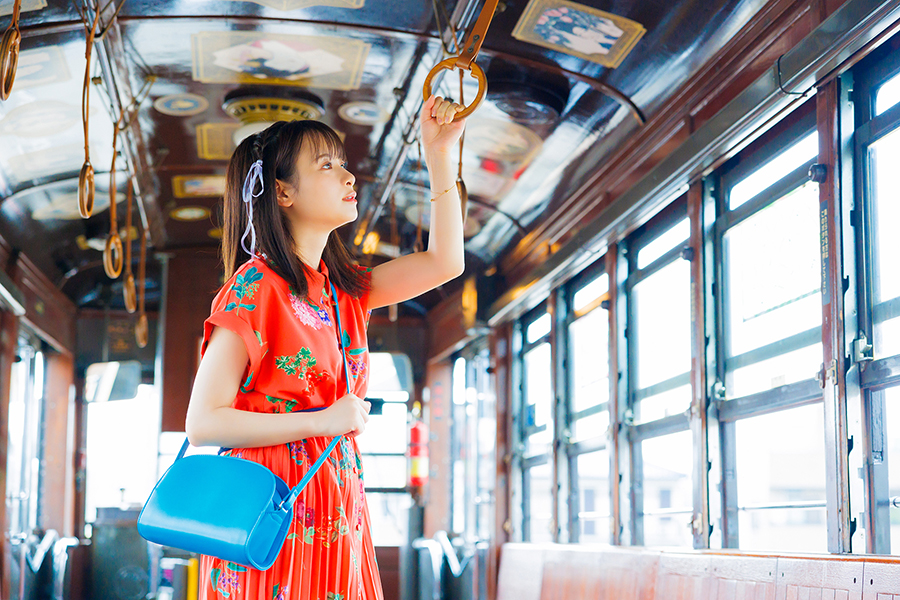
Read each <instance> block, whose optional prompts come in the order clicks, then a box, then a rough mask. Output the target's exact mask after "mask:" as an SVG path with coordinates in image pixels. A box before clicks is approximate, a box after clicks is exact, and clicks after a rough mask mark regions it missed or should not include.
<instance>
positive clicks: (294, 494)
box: [175, 282, 351, 510]
mask: <svg viewBox="0 0 900 600" xmlns="http://www.w3.org/2000/svg"><path fill="white" fill-rule="evenodd" d="M329 283H330V282H329ZM331 297H332V299H333V300H334V313H335V316H336V317H337V337H338V347H339V348H340V350H341V358H342V359H343V360H344V382H345V383H346V384H347V393H348V394H349V393H350V389H351V388H350V368H349V366H348V365H347V349H346V348H344V328H343V327H342V326H341V307H340V305H339V304H338V299H337V290H336V289H335V287H334V284H333V283H332V284H331ZM319 410H322V409H321V408H314V409H312V410H311V411H303V412H315V411H319ZM342 437H344V436H342V435H339V436H335V438H334V439H332V440H331V442H329V444H328V446H327V447H326V448H325V451H324V452H323V453H322V454H321V455H320V456H319V458H318V459H317V460H316V462H314V463H313V465H312V466H311V467H310V468H309V469H308V470H307V471H306V474H305V475H304V476H303V478H302V479H301V480H300V482H299V483H298V484H297V485H295V486H294V488H293V489H292V490H291V493H290V495H289V496H288V497H287V498H285V499H284V500H282V502H281V504H280V505H279V506H278V509H279V510H286V509H287V508H290V507H291V506H293V505H294V501H295V500H297V498H298V497H299V496H300V492H302V491H303V488H305V487H306V485H307V484H308V483H309V481H310V479H312V478H313V475H315V474H316V471H318V470H319V469H320V468H321V467H322V465H323V464H324V463H325V459H327V458H328V456H329V455H330V454H331V452H332V451H333V450H334V449H335V448H336V447H337V445H338V443H339V442H340V441H341V438H342ZM189 445H190V442H189V441H188V439H187V438H185V440H184V443H183V444H182V445H181V450H179V451H178V456H176V457H175V460H178V459H180V458H182V457H183V456H184V453H185V452H186V451H187V448H188V446H189Z"/></svg>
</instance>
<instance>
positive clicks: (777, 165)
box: [728, 131, 819, 210]
mask: <svg viewBox="0 0 900 600" xmlns="http://www.w3.org/2000/svg"><path fill="white" fill-rule="evenodd" d="M818 155H819V134H818V133H817V132H815V131H814V132H812V133H810V134H809V135H807V136H806V137H805V138H803V139H802V140H800V141H798V142H796V143H795V144H793V145H792V146H790V147H788V148H787V150H785V151H783V152H781V153H780V154H777V155H775V156H774V157H772V159H770V160H769V161H768V162H766V163H765V164H763V165H762V166H761V167H760V168H758V169H757V170H755V171H754V172H753V173H751V174H750V175H748V176H747V177H745V178H744V179H742V180H741V181H739V182H738V183H737V184H735V185H734V186H733V187H732V188H731V190H730V192H729V194H728V208H729V209H730V210H734V209H736V208H737V207H739V206H740V205H742V204H744V203H745V202H747V201H748V200H750V199H752V198H753V197H754V196H756V195H757V194H759V193H760V192H762V191H763V190H765V189H766V188H768V187H769V186H771V185H773V184H775V183H777V182H778V181H779V180H780V179H782V178H783V177H784V176H786V175H788V174H789V173H791V172H792V171H794V170H795V169H797V168H799V167H800V166H801V165H803V163H805V162H808V161H810V160H812V159H813V158H815V157H816V156H818Z"/></svg>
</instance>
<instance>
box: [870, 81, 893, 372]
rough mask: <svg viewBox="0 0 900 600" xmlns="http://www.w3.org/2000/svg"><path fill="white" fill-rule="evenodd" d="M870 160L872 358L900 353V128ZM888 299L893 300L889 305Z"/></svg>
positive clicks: (879, 144) (878, 144)
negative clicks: (899, 195)
mask: <svg viewBox="0 0 900 600" xmlns="http://www.w3.org/2000/svg"><path fill="white" fill-rule="evenodd" d="M879 97H880V93H879ZM869 151H870V158H871V161H872V163H871V164H872V179H873V181H872V184H873V185H872V192H873V198H872V212H873V214H872V219H871V222H872V229H873V231H872V234H873V242H874V243H873V244H872V248H873V252H874V256H873V257H872V258H873V288H874V289H873V291H874V298H873V301H874V312H873V315H872V317H873V321H874V326H875V327H874V329H875V330H874V346H875V356H876V357H879V358H880V357H885V356H893V355H895V354H900V324H898V323H900V300H895V299H897V298H900V269H898V268H897V257H898V256H900V236H898V235H897V232H896V224H897V223H898V222H900V203H898V202H897V189H898V186H900V169H898V168H897V164H898V160H900V129H898V130H895V131H893V132H892V133H889V134H888V135H886V136H884V137H883V138H881V139H880V140H878V141H877V142H875V143H874V144H872V145H871V146H870V150H869ZM892 300H895V301H893V302H892Z"/></svg>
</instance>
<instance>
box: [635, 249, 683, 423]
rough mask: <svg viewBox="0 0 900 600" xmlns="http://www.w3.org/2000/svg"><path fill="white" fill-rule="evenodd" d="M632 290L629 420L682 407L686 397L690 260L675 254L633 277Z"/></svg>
mask: <svg viewBox="0 0 900 600" xmlns="http://www.w3.org/2000/svg"><path fill="white" fill-rule="evenodd" d="M633 296H634V306H635V318H636V323H635V324H634V326H633V327H634V329H636V331H637V340H636V342H637V347H636V358H637V365H636V367H637V390H635V391H634V396H635V403H634V404H635V406H634V413H635V421H636V422H645V421H649V420H654V419H657V418H660V417H664V416H667V415H672V414H677V413H682V412H684V411H685V410H686V409H687V407H688V406H689V405H690V402H691V391H690V385H689V383H690V379H689V371H690V368H691V308H690V297H691V294H690V263H689V262H687V261H685V260H681V259H680V258H676V259H675V260H674V261H673V262H671V263H669V264H668V265H667V266H665V267H663V268H662V269H660V270H659V271H657V272H655V273H653V274H652V275H650V276H649V277H647V278H646V279H643V280H642V281H640V282H639V283H637V284H636V285H635V286H634V288H633Z"/></svg>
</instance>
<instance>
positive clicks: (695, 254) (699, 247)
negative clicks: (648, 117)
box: [686, 181, 709, 548]
mask: <svg viewBox="0 0 900 600" xmlns="http://www.w3.org/2000/svg"><path fill="white" fill-rule="evenodd" d="M687 201H688V218H689V219H690V225H691V236H690V241H689V244H688V256H686V258H688V259H689V260H690V261H691V395H692V397H691V411H690V422H691V436H692V438H693V442H694V443H693V446H694V452H693V456H694V465H693V484H694V490H693V503H692V504H693V507H694V508H693V517H692V519H691V531H692V533H693V537H694V548H709V494H708V493H707V489H708V485H709V452H708V444H707V426H706V424H707V410H706V409H707V402H706V398H707V396H706V389H707V388H706V311H705V302H704V298H705V287H704V281H703V266H704V260H703V257H704V243H703V231H704V221H703V208H704V194H703V182H702V181H697V182H694V183H693V184H692V185H691V187H690V188H689V189H688V198H687Z"/></svg>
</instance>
